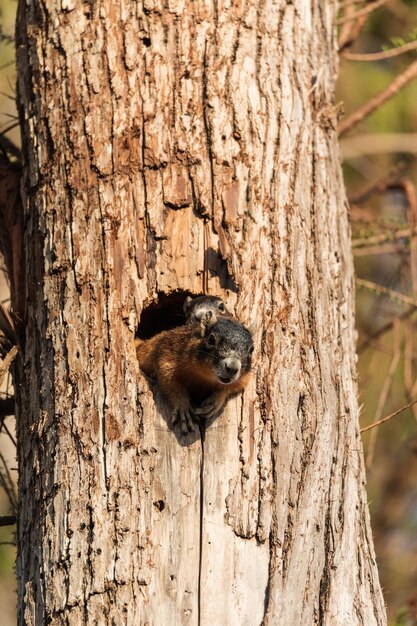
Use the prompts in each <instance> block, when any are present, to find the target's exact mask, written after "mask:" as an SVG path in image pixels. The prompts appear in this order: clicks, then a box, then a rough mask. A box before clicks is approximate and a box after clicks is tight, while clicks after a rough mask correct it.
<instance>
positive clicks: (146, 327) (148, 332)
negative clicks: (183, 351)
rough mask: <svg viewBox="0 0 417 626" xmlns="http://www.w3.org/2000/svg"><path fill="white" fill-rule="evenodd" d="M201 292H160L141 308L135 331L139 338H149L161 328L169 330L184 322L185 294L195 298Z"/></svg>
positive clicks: (160, 330)
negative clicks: (155, 298) (154, 298)
mask: <svg viewBox="0 0 417 626" xmlns="http://www.w3.org/2000/svg"><path fill="white" fill-rule="evenodd" d="M201 295H203V294H201V293H191V291H182V290H178V291H174V292H172V293H170V294H166V293H163V292H160V293H159V294H158V298H157V300H155V301H154V302H151V304H150V305H149V306H147V307H146V308H144V309H143V311H142V313H141V316H140V323H139V326H138V329H137V331H136V337H138V338H139V339H150V337H153V336H154V335H157V334H158V333H160V332H162V331H163V330H170V329H171V328H176V327H177V326H182V325H183V324H185V315H184V309H183V306H184V302H185V299H186V298H187V296H191V297H192V298H196V297H197V296H201Z"/></svg>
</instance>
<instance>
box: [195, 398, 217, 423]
mask: <svg viewBox="0 0 417 626" xmlns="http://www.w3.org/2000/svg"><path fill="white" fill-rule="evenodd" d="M223 404H224V402H223V399H222V398H219V396H218V395H217V394H215V393H213V394H212V395H211V396H209V397H208V398H207V399H206V400H204V402H202V403H201V404H200V405H199V406H198V407H196V408H195V409H193V413H194V415H198V417H203V418H204V419H210V418H211V417H215V416H216V415H217V414H218V413H220V411H221V410H222V408H223Z"/></svg>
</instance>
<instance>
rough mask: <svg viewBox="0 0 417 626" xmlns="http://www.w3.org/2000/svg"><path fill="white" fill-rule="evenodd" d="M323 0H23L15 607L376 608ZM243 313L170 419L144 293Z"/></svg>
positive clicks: (169, 620) (121, 618)
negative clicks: (212, 394) (231, 347)
mask: <svg viewBox="0 0 417 626" xmlns="http://www.w3.org/2000/svg"><path fill="white" fill-rule="evenodd" d="M334 21H335V5H334V3H322V2H320V0H311V2H310V3H305V2H301V0H295V2H293V3H287V2H284V1H281V0H264V1H262V2H254V1H252V0H248V1H247V2H241V3H230V2H224V3H220V4H219V3H212V2H208V1H206V0H201V2H191V1H187V0H182V1H181V0H169V1H168V2H165V3H162V2H161V1H160V0H144V2H142V3H137V2H135V1H132V2H129V3H118V2H114V1H113V0H108V1H106V2H102V1H100V0H99V2H97V3H93V4H91V3H88V4H85V3H82V2H80V1H79V0H62V1H61V2H57V1H56V0H44V1H43V2H39V3H38V2H36V0H20V6H19V17H18V27H17V46H18V48H17V58H18V72H19V77H18V92H19V106H20V116H21V122H22V130H23V145H24V147H25V149H24V158H25V201H24V204H25V206H24V211H25V246H26V251H27V255H26V256H27V275H28V302H27V318H26V324H25V341H24V347H23V356H22V359H21V362H20V364H19V365H18V367H17V371H16V389H17V396H18V404H19V411H18V412H19V415H18V440H19V445H18V448H19V450H18V455H19V468H20V478H19V493H20V518H19V524H18V546H19V547H18V563H17V572H18V579H19V583H18V593H19V623H20V624H27V625H29V626H30V625H40V624H45V623H53V624H71V625H74V624H84V623H88V624H103V623H109V624H111V623H115V624H132V625H133V624H135V625H136V624H239V625H246V624H247V625H248V626H253V625H254V624H260V623H263V624H265V625H266V624H320V625H325V624H328V625H329V626H330V625H331V626H334V625H335V624H336V625H337V624H340V625H343V626H345V625H346V624H349V625H350V624H352V625H356V624H357V625H361V626H362V625H363V624H366V625H367V626H372V625H373V624H378V625H382V624H385V609H384V605H383V600H382V595H381V590H380V586H379V582H378V575H377V570H376V565H375V557H374V552H373V545H372V537H371V533H370V526H369V518H368V512H367V506H366V496H365V491H364V468H363V462H362V445H361V440H360V435H359V432H358V407H357V390H356V372H355V351H354V345H355V335H354V328H353V268H352V259H351V254H350V233H349V226H348V222H347V211H346V201H345V195H344V191H343V181H342V176H341V170H340V164H339V154H338V147H337V138H336V133H335V122H336V117H335V111H334V107H333V92H334V80H335V73H336V42H335V37H334ZM177 290H182V291H183V292H184V293H196V294H198V293H201V292H203V291H207V292H209V293H211V294H216V295H220V296H222V297H224V299H225V301H226V304H227V307H228V308H229V309H230V310H232V311H234V313H235V314H236V315H237V316H238V317H239V318H240V319H241V320H243V321H244V322H245V323H246V324H248V325H249V324H251V323H256V324H257V332H256V346H257V350H256V353H255V365H254V373H253V377H252V380H251V383H250V385H249V387H248V389H247V390H246V391H245V393H244V395H243V396H242V397H238V398H236V399H234V400H232V401H230V402H229V403H228V405H227V407H226V410H225V411H224V414H223V415H222V416H221V417H220V418H218V419H217V420H216V421H215V422H214V423H213V424H212V425H210V426H209V427H208V428H207V429H205V432H203V433H201V436H200V433H196V434H195V436H193V437H191V438H190V439H189V440H188V441H181V440H178V439H177V438H176V436H175V433H173V432H172V431H171V430H170V428H169V426H168V421H167V416H166V407H164V406H163V403H162V402H161V401H160V399H159V400H158V394H156V395H154V394H153V393H152V391H151V389H150V387H149V384H148V382H147V381H146V380H145V379H144V377H143V376H142V375H141V374H140V372H139V368H138V364H137V362H136V359H135V353H134V347H133V337H134V334H135V332H136V330H137V327H138V324H139V320H140V315H141V312H142V311H143V309H144V308H145V307H147V306H149V305H150V304H151V303H153V302H155V301H156V300H157V299H158V295H159V294H160V293H164V294H168V295H169V294H172V293H174V292H176V291H177Z"/></svg>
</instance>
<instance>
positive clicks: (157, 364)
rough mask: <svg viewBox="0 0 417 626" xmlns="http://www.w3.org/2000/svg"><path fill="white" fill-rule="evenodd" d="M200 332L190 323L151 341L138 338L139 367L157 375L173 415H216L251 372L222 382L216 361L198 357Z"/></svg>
mask: <svg viewBox="0 0 417 626" xmlns="http://www.w3.org/2000/svg"><path fill="white" fill-rule="evenodd" d="M201 335H202V332H201V328H200V326H196V325H193V326H190V325H187V326H179V327H177V328H174V329H172V330H167V331H163V332H162V333H159V334H158V335H155V336H154V337H152V338H151V339H148V340H141V339H136V340H135V347H136V354H137V357H138V360H139V365H140V368H141V369H142V370H143V372H144V373H145V374H146V375H147V376H153V377H155V378H156V380H157V383H158V386H159V388H160V389H161V391H162V393H163V394H164V396H165V397H166V399H167V400H168V402H169V404H170V405H171V407H172V408H173V410H174V417H176V416H177V414H178V413H181V412H185V413H190V414H194V415H196V414H201V415H204V416H205V417H211V416H213V415H214V414H216V413H218V412H219V411H220V410H221V409H222V407H223V406H224V404H225V402H226V400H227V399H228V398H229V397H230V396H232V395H235V394H236V393H239V392H240V391H242V390H243V389H244V387H245V385H246V384H247V382H248V379H249V373H243V374H242V376H241V377H240V378H239V380H237V381H235V382H234V383H231V384H229V385H223V384H222V383H221V382H220V381H219V380H218V378H217V376H216V375H215V373H214V370H213V364H212V363H211V362H210V361H202V360H201V359H200V358H199V354H198V350H199V348H200V347H201V342H202V337H201ZM193 403H198V404H200V408H197V409H194V408H193ZM201 403H202V404H201ZM205 406H206V407H209V408H207V411H206V410H205V409H204V408H201V407H205ZM181 421H182V418H181Z"/></svg>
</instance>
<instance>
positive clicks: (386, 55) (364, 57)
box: [342, 40, 417, 61]
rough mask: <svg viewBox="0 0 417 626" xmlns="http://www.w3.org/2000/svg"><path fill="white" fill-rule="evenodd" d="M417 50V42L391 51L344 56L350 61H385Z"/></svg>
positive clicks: (346, 53)
mask: <svg viewBox="0 0 417 626" xmlns="http://www.w3.org/2000/svg"><path fill="white" fill-rule="evenodd" d="M416 49H417V40H416V41H408V42H407V43H405V44H404V45H403V46H399V47H398V48H392V49H391V50H381V52H368V53H364V54H361V53H359V52H348V51H346V52H343V54H342V56H343V58H344V59H347V60H348V61H384V60H385V59H392V58H393V57H398V56H400V54H405V53H406V52H410V51H411V50H416Z"/></svg>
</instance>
